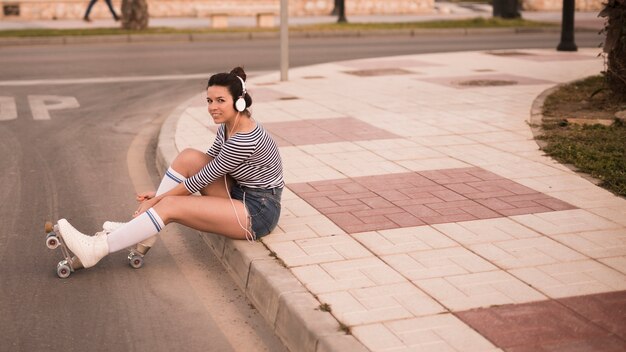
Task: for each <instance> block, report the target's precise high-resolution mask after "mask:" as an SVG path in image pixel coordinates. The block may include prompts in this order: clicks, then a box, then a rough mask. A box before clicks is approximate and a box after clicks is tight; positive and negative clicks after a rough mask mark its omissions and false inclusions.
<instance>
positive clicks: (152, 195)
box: [135, 191, 156, 203]
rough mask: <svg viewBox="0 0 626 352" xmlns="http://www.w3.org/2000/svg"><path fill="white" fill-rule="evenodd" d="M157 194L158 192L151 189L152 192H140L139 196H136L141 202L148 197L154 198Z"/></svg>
mask: <svg viewBox="0 0 626 352" xmlns="http://www.w3.org/2000/svg"><path fill="white" fill-rule="evenodd" d="M155 195H156V192H154V191H150V192H142V193H138V194H137V197H136V198H135V199H136V200H137V201H138V202H139V203H141V202H144V201H146V200H148V199H152V198H154V196H155Z"/></svg>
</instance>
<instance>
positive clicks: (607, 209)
mask: <svg viewBox="0 0 626 352" xmlns="http://www.w3.org/2000/svg"><path fill="white" fill-rule="evenodd" d="M546 194H549V195H551V196H553V197H555V198H558V199H560V200H562V201H565V202H568V203H569V204H572V205H574V206H576V207H579V208H581V209H587V210H589V211H592V212H594V213H595V214H597V215H600V216H605V217H607V218H608V219H611V220H613V221H616V222H619V221H618V220H619V219H622V222H619V223H621V224H622V225H626V220H624V219H626V200H624V199H622V198H620V197H617V196H615V195H613V194H612V193H611V192H609V191H607V190H605V189H602V188H599V187H597V186H589V187H588V188H585V189H583V190H581V191H580V192H571V191H549V192H546Z"/></svg>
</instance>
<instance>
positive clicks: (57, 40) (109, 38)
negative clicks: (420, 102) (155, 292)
mask: <svg viewBox="0 0 626 352" xmlns="http://www.w3.org/2000/svg"><path fill="white" fill-rule="evenodd" d="M560 30H561V29H560V28H558V27H537V28H524V27H519V28H518V27H511V28H442V29H437V28H414V29H388V30H341V31H292V32H290V34H289V36H290V38H329V37H379V36H389V35H400V36H402V35H404V36H409V37H414V36H418V35H433V34H437V35H446V34H449V35H453V34H456V35H459V34H461V35H481V34H494V33H498V34H507V33H509V34H526V33H557V32H560ZM586 31H590V30H587V29H584V28H580V29H576V32H586ZM278 37H279V33H278V32H231V33H180V34H176V33H171V34H117V35H88V36H58V37H0V47H1V46H10V45H66V44H87V43H90V44H94V43H141V42H204V41H214V40H237V39H249V40H252V39H277V38H278Z"/></svg>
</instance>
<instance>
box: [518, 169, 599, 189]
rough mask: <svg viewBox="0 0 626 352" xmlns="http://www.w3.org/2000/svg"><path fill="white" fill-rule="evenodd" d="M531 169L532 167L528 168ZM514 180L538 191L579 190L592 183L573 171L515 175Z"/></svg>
mask: <svg viewBox="0 0 626 352" xmlns="http://www.w3.org/2000/svg"><path fill="white" fill-rule="evenodd" d="M530 170H532V169H530ZM515 181H516V182H518V183H520V184H522V185H524V186H526V187H530V188H532V189H534V190H536V191H538V192H542V193H547V192H558V191H569V192H572V191H579V190H585V189H587V188H589V187H590V186H592V185H593V184H592V183H591V182H589V181H587V180H585V179H584V178H582V177H580V176H578V175H576V174H573V173H567V174H566V173H561V174H557V175H551V176H544V177H534V176H533V177H528V178H523V177H520V176H518V177H516V178H515Z"/></svg>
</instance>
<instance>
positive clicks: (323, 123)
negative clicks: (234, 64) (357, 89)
mask: <svg viewBox="0 0 626 352" xmlns="http://www.w3.org/2000/svg"><path fill="white" fill-rule="evenodd" d="M264 125H265V127H266V128H267V130H268V131H271V135H272V137H273V138H274V140H275V141H276V144H277V145H278V146H280V147H283V146H296V145H309V144H323V143H335V142H345V141H364V140H376V139H388V138H398V136H397V135H395V134H393V133H390V132H387V131H385V130H382V129H380V128H377V127H374V126H372V125H369V124H367V123H365V122H362V121H360V120H358V119H355V118H351V117H341V118H331V119H316V120H301V121H289V122H268V123H265V124H264Z"/></svg>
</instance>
